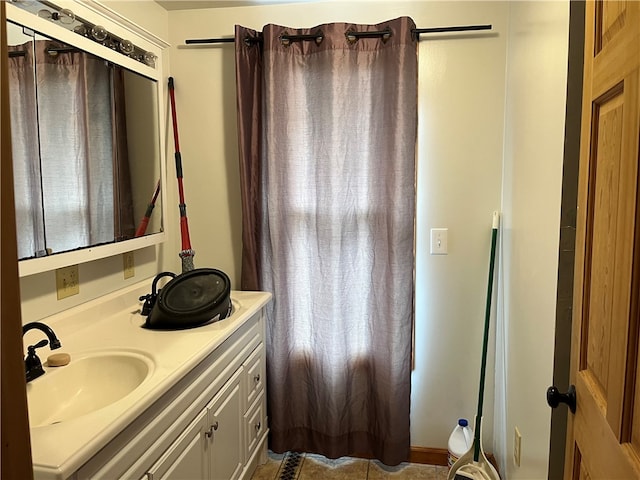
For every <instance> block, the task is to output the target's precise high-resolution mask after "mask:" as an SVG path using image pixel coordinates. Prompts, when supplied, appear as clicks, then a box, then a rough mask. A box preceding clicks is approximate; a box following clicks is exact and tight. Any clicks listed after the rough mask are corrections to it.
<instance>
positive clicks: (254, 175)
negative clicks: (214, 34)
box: [236, 17, 417, 465]
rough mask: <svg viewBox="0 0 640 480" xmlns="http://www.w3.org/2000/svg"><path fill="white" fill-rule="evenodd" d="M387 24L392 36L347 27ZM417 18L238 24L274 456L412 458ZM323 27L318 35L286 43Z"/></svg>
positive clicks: (248, 227)
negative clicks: (267, 297)
mask: <svg viewBox="0 0 640 480" xmlns="http://www.w3.org/2000/svg"><path fill="white" fill-rule="evenodd" d="M386 28H389V29H390V31H391V36H390V37H389V38H388V39H386V40H385V39H383V38H380V37H375V38H360V39H358V40H356V41H353V42H350V41H349V39H348V38H347V36H346V35H345V34H346V33H347V32H348V31H353V30H355V31H381V30H383V29H386ZM414 28H415V25H414V23H413V21H412V20H411V19H410V18H406V17H403V18H398V19H395V20H391V21H388V22H384V23H381V24H378V25H355V24H346V23H332V24H325V25H320V26H318V27H315V28H310V29H301V30H300V29H298V30H296V29H292V28H285V27H281V26H277V25H267V26H265V27H264V29H263V32H262V38H263V41H262V44H260V43H255V42H250V41H245V38H246V37H256V36H258V34H257V33H256V32H253V31H250V30H248V29H245V28H243V27H237V28H236V56H237V59H236V60H237V64H236V65H237V67H236V74H237V84H238V109H239V120H238V125H239V134H240V153H241V178H242V182H243V186H242V193H243V214H244V215H245V217H244V236H243V240H244V242H245V245H244V253H243V284H242V288H250V287H253V288H259V289H262V290H266V291H270V292H272V293H273V298H274V300H273V302H272V303H271V304H270V306H269V308H268V310H267V366H268V367H267V368H268V395H269V397H268V408H269V422H270V424H269V427H270V430H271V438H270V448H271V449H272V450H274V451H276V452H283V451H287V450H298V451H306V452H313V453H319V454H322V455H325V456H328V457H331V458H336V457H340V456H344V455H368V456H373V457H375V458H378V459H380V460H381V461H382V462H384V463H386V464H389V465H395V464H398V463H400V462H402V461H405V460H407V459H408V455H409V446H410V438H409V413H410V392H411V382H410V373H411V328H412V321H413V297H414V286H413V280H414V220H415V143H416V119H417V107H416V97H417V42H416V39H415V38H414V35H413V34H412V29H414ZM319 32H321V34H322V40H320V39H318V41H293V42H291V43H290V44H289V45H285V44H283V42H282V41H281V39H280V37H281V35H283V34H284V35H287V34H288V35H293V34H296V35H299V34H313V35H318V34H319ZM260 49H262V53H260ZM245 274H246V275H245ZM252 276H253V278H251V277H252Z"/></svg>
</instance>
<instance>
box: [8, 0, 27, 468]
mask: <svg viewBox="0 0 640 480" xmlns="http://www.w3.org/2000/svg"><path fill="white" fill-rule="evenodd" d="M5 38H6V20H5V5H4V2H2V1H0V125H1V126H2V128H1V134H0V136H1V138H2V141H1V142H0V144H1V146H2V148H1V154H0V174H1V175H0V243H1V246H0V284H1V288H0V296H1V297H2V301H1V304H2V305H1V311H0V323H2V325H1V326H0V332H1V337H2V338H1V342H0V366H1V372H2V374H1V376H2V382H1V383H2V387H1V390H2V402H1V404H2V408H0V410H1V411H2V413H1V414H0V417H1V421H0V423H1V424H2V428H1V430H2V431H1V433H0V437H1V438H2V449H1V452H0V459H1V468H0V478H4V479H6V480H10V479H13V478H19V479H21V480H23V479H24V480H28V479H32V478H33V468H32V466H31V440H30V437H29V419H28V417H27V389H26V383H25V381H26V380H25V375H24V357H23V356H22V355H23V352H22V321H21V318H20V288H19V287H20V283H19V282H18V248H17V245H16V218H15V213H16V210H15V204H14V201H13V165H12V163H11V162H12V159H11V129H10V121H9V120H10V118H9V117H10V114H9V82H8V80H7V79H8V72H7V58H8V53H7V42H6V41H5Z"/></svg>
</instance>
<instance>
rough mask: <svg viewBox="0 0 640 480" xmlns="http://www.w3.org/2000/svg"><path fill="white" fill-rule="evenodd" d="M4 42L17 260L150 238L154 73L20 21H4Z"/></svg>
mask: <svg viewBox="0 0 640 480" xmlns="http://www.w3.org/2000/svg"><path fill="white" fill-rule="evenodd" d="M35 20H38V21H40V20H41V19H35ZM36 23H37V22H36ZM41 23H42V22H41ZM54 30H55V29H54ZM80 38H82V37H80ZM7 44H8V50H9V92H10V107H11V127H12V152H13V163H14V187H15V202H16V223H17V232H18V233H17V235H18V256H19V259H20V260H21V261H27V262H32V261H35V260H37V259H38V258H41V257H51V256H57V255H59V254H65V253H68V252H77V251H79V250H83V249H91V250H92V252H95V250H96V247H99V246H104V245H113V244H117V243H122V242H126V241H131V240H137V239H140V238H142V237H145V238H147V241H144V242H138V244H139V246H138V247H137V248H140V247H141V246H146V245H147V244H150V243H149V241H148V240H149V237H153V236H154V235H156V234H159V233H162V232H163V224H162V220H163V219H162V211H163V206H162V192H161V188H160V186H161V184H162V182H161V175H162V168H161V166H162V155H161V140H160V125H159V109H158V102H159V92H158V89H159V87H158V82H157V80H156V79H153V78H149V77H148V76H146V75H142V74H140V73H139V72H136V71H133V70H132V69H130V68H125V67H123V66H121V65H119V64H118V63H116V62H114V61H113V56H111V57H112V58H110V59H109V60H106V59H104V58H101V57H100V56H97V55H95V54H94V53H92V52H88V51H86V50H84V49H80V48H78V47H77V46H76V45H73V44H71V43H69V42H68V40H67V43H65V42H63V41H60V40H58V39H55V38H53V36H52V35H51V34H48V35H45V34H43V33H40V32H38V31H36V30H35V29H32V28H29V27H28V26H25V25H24V22H23V24H20V23H18V22H16V21H15V20H8V22H7ZM145 68H146V67H145ZM151 243H155V242H151ZM134 248H135V246H134V245H133V244H132V246H131V247H130V248H129V247H128V246H127V247H124V248H122V249H120V251H122V252H124V251H127V250H132V249H134ZM115 253H117V252H115ZM110 254H114V253H110ZM102 256H107V254H105V255H102ZM96 258H100V256H97V257H96ZM69 262H70V263H69ZM22 263H23V262H21V264H22ZM65 263H67V264H71V263H74V261H73V260H72V259H71V260H69V261H68V262H65Z"/></svg>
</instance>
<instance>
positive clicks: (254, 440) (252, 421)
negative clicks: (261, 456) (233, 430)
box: [244, 392, 267, 462]
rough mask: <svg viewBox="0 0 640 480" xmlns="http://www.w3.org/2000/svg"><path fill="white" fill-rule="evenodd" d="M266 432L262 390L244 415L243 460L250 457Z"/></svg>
mask: <svg viewBox="0 0 640 480" xmlns="http://www.w3.org/2000/svg"><path fill="white" fill-rule="evenodd" d="M266 432H267V417H266V410H265V402H264V392H260V394H259V396H258V398H257V399H256V402H255V403H254V404H253V405H251V408H249V410H248V411H247V413H245V415H244V439H245V442H244V443H245V462H247V461H248V459H249V458H251V455H253V452H254V451H255V449H256V448H257V446H258V445H259V444H260V442H261V441H262V438H263V437H264V435H265V434H266Z"/></svg>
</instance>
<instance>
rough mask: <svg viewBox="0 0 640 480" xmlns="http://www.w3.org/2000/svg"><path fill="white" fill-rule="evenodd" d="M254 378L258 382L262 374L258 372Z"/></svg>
mask: <svg viewBox="0 0 640 480" xmlns="http://www.w3.org/2000/svg"><path fill="white" fill-rule="evenodd" d="M253 379H254V380H255V381H256V383H258V382H259V381H260V374H259V373H258V374H257V375H256V376H254V377H253Z"/></svg>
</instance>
